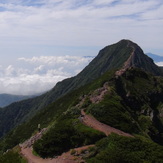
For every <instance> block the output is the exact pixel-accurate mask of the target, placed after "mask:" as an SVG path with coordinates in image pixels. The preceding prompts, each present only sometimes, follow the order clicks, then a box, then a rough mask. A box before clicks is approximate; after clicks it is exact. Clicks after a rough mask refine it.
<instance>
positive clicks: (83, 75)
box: [0, 40, 161, 137]
mask: <svg viewBox="0 0 163 163" xmlns="http://www.w3.org/2000/svg"><path fill="white" fill-rule="evenodd" d="M133 47H134V48H135V51H134V53H133ZM136 54H139V55H142V56H143V59H144V58H145V60H146V62H147V64H146V65H145V67H143V69H144V70H146V71H149V72H151V73H153V74H155V75H161V72H160V69H159V67H158V66H156V65H155V64H154V63H153V61H152V60H151V59H149V58H148V57H147V56H145V55H144V53H143V51H142V50H141V49H140V47H139V46H138V45H137V44H135V43H133V42H132V41H130V40H121V41H119V42H118V43H115V44H112V45H109V46H106V47H105V48H103V49H102V50H100V52H99V53H98V55H97V57H95V58H94V59H93V60H92V61H91V62H90V63H89V64H88V66H86V67H85V68H84V69H83V70H82V71H81V72H80V73H79V74H78V75H76V76H75V77H71V78H68V79H65V80H63V81H62V82H58V83H57V84H56V86H55V87H54V88H52V89H51V90H50V91H49V92H47V93H45V94H43V95H41V96H39V97H36V98H33V99H29V100H24V101H22V102H16V103H13V104H11V105H9V106H7V107H5V108H4V109H1V110H0V118H1V120H0V121H1V126H0V137H1V136H3V135H5V134H6V133H7V132H8V131H9V130H11V129H12V128H14V127H16V126H17V125H19V124H21V123H22V122H24V121H26V120H28V119H30V118H32V117H33V116H34V115H35V114H36V113H37V112H38V111H39V110H41V109H42V108H44V107H46V106H48V105H49V104H50V103H52V102H54V101H56V100H57V99H59V98H61V97H62V96H64V95H65V94H67V93H69V92H71V91H72V90H75V89H77V88H79V87H81V86H83V85H85V84H88V83H90V82H91V81H93V80H95V79H96V78H98V77H100V76H101V75H102V74H104V73H105V72H107V71H111V70H119V69H121V68H122V67H123V66H124V63H125V62H126V61H127V60H128V59H129V58H130V62H128V63H127V65H129V66H127V68H128V67H130V66H135V67H138V68H140V67H141V66H142V65H143V64H144V63H142V62H141V60H142V57H137V55H136ZM131 56H132V57H131ZM125 69H126V68H125ZM4 115H5V116H4ZM8 116H9V117H10V122H8ZM15 119H17V121H15ZM3 126H6V127H5V128H4V127H3Z"/></svg>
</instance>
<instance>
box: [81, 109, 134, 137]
mask: <svg viewBox="0 0 163 163" xmlns="http://www.w3.org/2000/svg"><path fill="white" fill-rule="evenodd" d="M81 117H82V118H81V120H82V122H83V124H85V125H86V126H89V127H92V128H94V129H95V130H98V131H101V132H103V133H105V135H106V136H108V135H109V134H111V133H112V132H113V133H116V134H118V135H122V136H127V137H133V136H132V135H131V134H128V133H125V132H123V131H121V130H118V129H115V128H113V127H110V126H108V125H106V124H104V123H101V122H99V121H98V120H97V119H95V118H94V117H93V116H91V115H87V114H86V113H85V112H84V110H83V109H82V110H81Z"/></svg>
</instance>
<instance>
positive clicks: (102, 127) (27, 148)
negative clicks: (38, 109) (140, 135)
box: [20, 109, 133, 163]
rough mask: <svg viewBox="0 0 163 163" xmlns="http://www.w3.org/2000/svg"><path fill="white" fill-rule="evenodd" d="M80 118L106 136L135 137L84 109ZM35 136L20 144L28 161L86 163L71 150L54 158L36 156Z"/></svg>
mask: <svg viewBox="0 0 163 163" xmlns="http://www.w3.org/2000/svg"><path fill="white" fill-rule="evenodd" d="M80 120H81V122H82V123H83V124H84V125H86V126H88V127H92V128H94V129H95V130H98V131H101V132H103V133H105V135H106V136H108V135H109V134H111V133H116V134H118V135H122V136H127V137H133V136H132V135H131V134H128V133H125V132H123V131H121V130H118V129H115V128H113V127H110V126H109V125H106V124H104V123H101V122H99V121H98V120H97V119H95V118H94V117H93V116H91V115H87V114H86V113H85V112H84V109H82V110H81V117H80ZM44 130H45V129H44ZM45 131H46V130H45ZM38 134H39V133H37V134H36V135H34V136H33V137H37V135H38ZM33 137H31V138H30V139H29V140H27V141H26V142H25V143H24V144H22V145H21V146H20V147H21V155H22V156H23V157H25V158H26V159H27V160H28V163H80V162H82V163H84V162H85V161H84V160H82V156H80V154H78V155H77V156H74V155H71V150H70V151H68V152H66V153H63V154H62V155H61V156H58V157H56V158H53V159H50V158H48V159H43V158H40V157H38V156H35V155H34V154H33V153H32V145H33V144H31V141H32V142H33V143H34V141H33ZM39 138H40V136H39ZM35 141H36V140H35ZM90 146H93V145H90ZM90 146H83V147H79V148H75V149H73V150H75V151H76V152H77V153H80V152H81V151H82V150H86V149H88V148H89V147H90Z"/></svg>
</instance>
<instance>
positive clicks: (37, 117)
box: [0, 40, 163, 163]
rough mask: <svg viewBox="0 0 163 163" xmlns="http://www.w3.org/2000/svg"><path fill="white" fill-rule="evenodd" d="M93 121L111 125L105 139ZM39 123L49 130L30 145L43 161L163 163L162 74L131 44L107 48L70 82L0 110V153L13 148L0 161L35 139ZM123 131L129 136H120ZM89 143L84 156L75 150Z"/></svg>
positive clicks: (62, 82)
mask: <svg viewBox="0 0 163 163" xmlns="http://www.w3.org/2000/svg"><path fill="white" fill-rule="evenodd" d="M86 115H89V117H91V121H92V120H93V121H94V122H95V124H93V125H92V124H91V122H88V121H87V120H88V119H87V118H88V117H86V118H85V116H86ZM99 124H100V127H101V128H104V127H106V128H111V130H109V131H108V132H107V133H108V134H105V132H103V130H101V129H100V128H99ZM38 125H39V126H41V128H42V129H43V128H44V129H45V128H46V129H45V130H47V131H46V132H45V133H44V134H43V136H42V138H41V139H40V140H34V141H33V143H34V144H31V145H30V147H31V146H32V148H33V150H34V151H33V153H36V154H37V155H39V156H40V157H42V158H47V157H51V158H54V157H55V156H57V155H61V154H62V153H65V152H67V151H69V150H70V149H71V150H70V153H71V156H72V157H73V158H74V160H77V159H83V160H84V162H88V163H89V162H90V163H94V162H108V160H109V161H110V162H114V163H119V162H126V163H127V162H133V163H137V162H160V163H162V162H163V161H162V160H163V147H162V146H161V145H163V70H162V69H161V68H160V67H159V66H157V65H156V64H155V63H154V61H153V60H152V59H151V58H150V57H148V56H147V55H146V54H144V53H143V50H142V49H141V48H140V47H139V46H138V45H137V44H136V43H134V42H132V41H130V40H121V41H119V42H117V43H115V44H112V45H109V46H106V47H105V48H103V49H102V50H100V52H99V54H98V55H97V56H96V57H95V58H94V59H93V60H92V61H91V62H90V63H89V65H88V66H86V67H85V68H84V69H83V71H81V72H80V73H79V74H78V75H76V76H75V77H72V78H68V79H65V80H63V81H61V82H59V83H57V85H56V86H55V87H54V88H53V89H51V90H50V91H49V92H47V93H45V94H43V95H41V96H38V97H35V98H32V99H27V100H23V101H20V102H16V103H13V104H11V105H9V106H7V107H5V108H1V109H0V137H1V139H0V151H1V152H2V153H3V152H5V151H6V150H7V149H11V150H10V151H11V153H8V152H7V153H5V154H3V155H0V161H1V160H3V161H1V162H5V161H4V160H5V158H7V159H10V158H11V157H10V156H11V154H12V151H14V152H15V149H16V147H15V146H17V147H18V146H20V147H19V149H20V150H21V145H20V143H23V142H24V141H25V140H27V139H29V138H30V137H32V136H33V135H35V134H36V133H37V132H38ZM109 126H111V127H109ZM114 131H118V132H116V133H120V134H119V135H117V134H111V132H114ZM124 132H125V133H126V134H125V135H128V136H121V133H124ZM114 133H115V132H114ZM27 142H28V141H27ZM156 143H157V144H156ZM87 145H91V147H90V146H89V147H88V148H87V150H86V151H84V150H82V151H81V153H78V152H77V151H76V149H77V147H81V149H83V148H85V147H87ZM92 145H93V146H92ZM13 147H15V148H13ZM12 148H13V149H12ZM27 148H28V147H27ZM14 152H13V155H14V154H15V153H14ZM14 156H15V160H16V159H17V160H18V159H20V157H21V155H19V154H17V155H14ZM12 159H13V157H12ZM7 161H9V160H7ZM11 162H14V161H13V160H12V161H11ZM17 162H18V161H17Z"/></svg>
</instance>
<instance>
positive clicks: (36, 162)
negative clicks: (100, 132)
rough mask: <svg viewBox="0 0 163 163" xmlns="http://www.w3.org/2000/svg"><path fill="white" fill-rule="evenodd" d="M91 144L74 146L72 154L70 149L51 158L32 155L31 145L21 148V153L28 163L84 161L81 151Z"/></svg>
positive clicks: (74, 162) (77, 162) (78, 162)
mask: <svg viewBox="0 0 163 163" xmlns="http://www.w3.org/2000/svg"><path fill="white" fill-rule="evenodd" d="M92 146H93V145H88V146H83V147H79V148H74V149H73V151H75V153H74V154H73V155H72V154H71V150H70V151H68V152H66V153H63V154H62V155H61V156H58V157H57V158H53V159H51V158H48V159H43V158H40V157H38V156H35V155H33V153H32V147H30V148H29V147H27V148H21V154H22V156H23V157H25V158H26V159H27V160H28V163H85V161H84V160H82V155H81V152H82V151H83V150H87V149H88V148H89V147H92Z"/></svg>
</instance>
